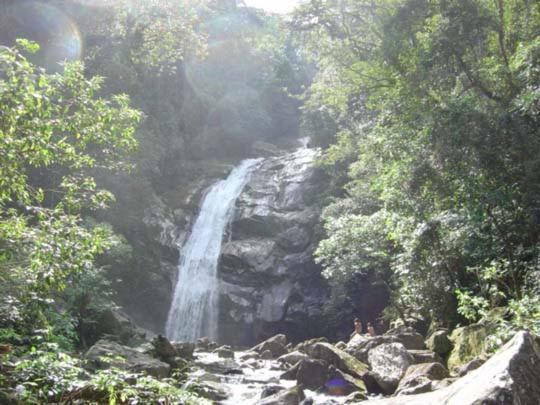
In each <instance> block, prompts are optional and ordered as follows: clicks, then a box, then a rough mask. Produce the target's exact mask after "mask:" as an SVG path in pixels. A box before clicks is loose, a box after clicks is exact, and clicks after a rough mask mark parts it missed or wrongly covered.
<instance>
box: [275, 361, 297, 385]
mask: <svg viewBox="0 0 540 405" xmlns="http://www.w3.org/2000/svg"><path fill="white" fill-rule="evenodd" d="M300 363H301V361H299V362H298V363H296V364H295V365H294V366H292V367H291V368H290V369H288V370H287V371H285V372H284V373H283V374H281V376H280V378H281V379H282V380H296V375H297V374H298V369H299V368H300Z"/></svg>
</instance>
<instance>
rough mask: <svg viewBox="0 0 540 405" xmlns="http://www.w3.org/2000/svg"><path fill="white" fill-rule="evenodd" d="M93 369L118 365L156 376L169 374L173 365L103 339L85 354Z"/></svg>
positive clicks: (163, 376)
mask: <svg viewBox="0 0 540 405" xmlns="http://www.w3.org/2000/svg"><path fill="white" fill-rule="evenodd" d="M85 358H86V360H87V361H88V366H89V367H90V368H92V369H107V368H110V367H117V368H121V369H124V370H129V371H134V372H144V373H146V374H148V375H151V376H153V377H156V378H165V377H168V376H169V373H170V371H171V366H170V365H169V364H167V363H164V362H162V361H159V360H157V359H155V358H153V357H150V356H149V355H147V354H145V353H141V352H139V351H137V350H136V349H133V348H131V347H127V346H122V345H121V344H119V343H116V342H112V341H109V340H105V339H102V340H100V341H98V342H97V343H96V344H95V345H94V346H92V347H91V348H90V349H89V350H88V351H87V352H86V354H85Z"/></svg>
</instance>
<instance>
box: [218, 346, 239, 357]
mask: <svg viewBox="0 0 540 405" xmlns="http://www.w3.org/2000/svg"><path fill="white" fill-rule="evenodd" d="M214 353H216V354H217V355H218V356H219V357H221V358H224V359H234V352H233V351H232V350H231V347H230V346H221V347H218V348H217V349H216V350H214Z"/></svg>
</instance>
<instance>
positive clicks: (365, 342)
mask: <svg viewBox="0 0 540 405" xmlns="http://www.w3.org/2000/svg"><path fill="white" fill-rule="evenodd" d="M398 342H399V339H398V338H397V337H396V336H392V335H379V336H373V337H371V336H368V335H358V334H356V333H355V334H354V335H353V336H352V338H351V340H350V341H349V342H348V343H347V348H346V349H345V351H346V352H347V353H349V354H351V355H353V356H354V357H356V358H357V359H358V360H360V361H362V362H364V363H366V362H367V361H368V355H369V352H370V350H372V349H374V348H376V347H377V346H380V345H382V344H385V343H398Z"/></svg>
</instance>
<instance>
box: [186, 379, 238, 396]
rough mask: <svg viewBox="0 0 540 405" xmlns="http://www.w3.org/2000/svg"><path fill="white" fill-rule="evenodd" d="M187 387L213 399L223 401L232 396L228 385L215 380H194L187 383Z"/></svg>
mask: <svg viewBox="0 0 540 405" xmlns="http://www.w3.org/2000/svg"><path fill="white" fill-rule="evenodd" d="M186 389H187V390H188V391H192V392H194V393H196V394H197V395H199V396H201V397H203V398H207V399H209V400H211V401H223V400H225V399H227V398H228V397H229V396H230V392H229V391H228V390H227V387H225V386H224V385H223V384H220V383H219V382H215V381H193V382H190V383H188V384H186Z"/></svg>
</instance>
